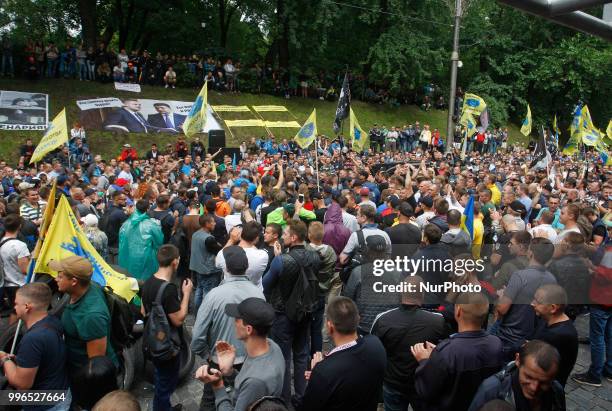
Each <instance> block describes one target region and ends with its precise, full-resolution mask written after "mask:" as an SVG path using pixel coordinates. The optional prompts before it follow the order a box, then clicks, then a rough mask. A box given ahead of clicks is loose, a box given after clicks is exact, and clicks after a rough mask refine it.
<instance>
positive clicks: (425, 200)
mask: <svg viewBox="0 0 612 411" xmlns="http://www.w3.org/2000/svg"><path fill="white" fill-rule="evenodd" d="M419 203H421V204H425V206H427V207H433V199H432V198H431V197H429V196H423V197H421V198H420V199H419Z"/></svg>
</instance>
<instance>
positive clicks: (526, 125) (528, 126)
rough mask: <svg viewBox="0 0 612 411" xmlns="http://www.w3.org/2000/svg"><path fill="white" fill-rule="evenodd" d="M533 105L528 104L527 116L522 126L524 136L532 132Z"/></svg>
mask: <svg viewBox="0 0 612 411" xmlns="http://www.w3.org/2000/svg"><path fill="white" fill-rule="evenodd" d="M531 126H532V122H531V107H529V104H527V115H526V116H525V120H523V125H522V126H521V134H523V135H524V136H529V135H530V134H531Z"/></svg>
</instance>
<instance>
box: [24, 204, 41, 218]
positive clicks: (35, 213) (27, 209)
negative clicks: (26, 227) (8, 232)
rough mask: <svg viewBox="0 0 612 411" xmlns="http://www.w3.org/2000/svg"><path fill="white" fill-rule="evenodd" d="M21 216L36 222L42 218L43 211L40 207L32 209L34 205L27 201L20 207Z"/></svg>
mask: <svg viewBox="0 0 612 411" xmlns="http://www.w3.org/2000/svg"><path fill="white" fill-rule="evenodd" d="M19 214H21V217H23V218H24V219H26V220H30V221H35V220H38V219H39V218H40V217H41V216H42V211H41V208H40V206H38V207H36V208H35V207H32V205H31V204H30V203H28V202H27V201H26V202H24V203H23V204H22V205H21V207H19Z"/></svg>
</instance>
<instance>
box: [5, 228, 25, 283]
mask: <svg viewBox="0 0 612 411" xmlns="http://www.w3.org/2000/svg"><path fill="white" fill-rule="evenodd" d="M2 240H3V241H4V240H5V239H4V238H3V239H2ZM29 256H30V250H28V246H27V245H26V243H24V242H23V241H21V240H9V241H7V242H6V243H4V244H3V245H2V247H1V248H0V258H1V259H2V263H3V265H4V278H2V279H0V284H1V286H2V287H21V286H22V285H24V284H25V279H26V276H25V274H23V273H22V272H21V269H20V268H19V264H17V261H18V259H19V258H23V257H29Z"/></svg>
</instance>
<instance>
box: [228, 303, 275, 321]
mask: <svg viewBox="0 0 612 411" xmlns="http://www.w3.org/2000/svg"><path fill="white" fill-rule="evenodd" d="M225 314H227V315H229V316H230V317H233V318H240V319H242V321H243V322H244V323H245V324H246V325H251V326H254V327H272V324H273V323H274V308H272V306H271V305H270V304H268V303H267V302H266V301H265V300H263V299H261V298H257V297H249V298H247V299H245V300H243V301H242V302H241V303H240V304H226V305H225Z"/></svg>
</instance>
